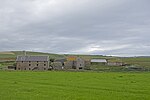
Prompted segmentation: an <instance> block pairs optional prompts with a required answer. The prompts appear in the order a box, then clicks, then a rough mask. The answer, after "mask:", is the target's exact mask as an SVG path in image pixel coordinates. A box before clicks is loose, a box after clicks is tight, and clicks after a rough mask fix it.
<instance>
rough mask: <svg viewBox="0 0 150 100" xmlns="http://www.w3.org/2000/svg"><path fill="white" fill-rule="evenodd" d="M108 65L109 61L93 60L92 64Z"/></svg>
mask: <svg viewBox="0 0 150 100" xmlns="http://www.w3.org/2000/svg"><path fill="white" fill-rule="evenodd" d="M93 63H94V64H95V63H96V64H106V63H107V60H106V59H91V64H93Z"/></svg>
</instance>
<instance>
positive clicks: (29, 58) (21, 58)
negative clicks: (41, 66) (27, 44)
mask: <svg viewBox="0 0 150 100" xmlns="http://www.w3.org/2000/svg"><path fill="white" fill-rule="evenodd" d="M16 61H49V56H17V59H16Z"/></svg>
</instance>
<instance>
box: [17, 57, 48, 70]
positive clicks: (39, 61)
mask: <svg viewBox="0 0 150 100" xmlns="http://www.w3.org/2000/svg"><path fill="white" fill-rule="evenodd" d="M48 68H49V56H18V57H17V59H16V70H48Z"/></svg>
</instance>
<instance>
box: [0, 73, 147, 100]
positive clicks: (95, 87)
mask: <svg viewBox="0 0 150 100" xmlns="http://www.w3.org/2000/svg"><path fill="white" fill-rule="evenodd" d="M149 83H150V73H148V72H147V73H146V72H143V73H141V72H139V73H121V72H117V73H113V72H107V73H106V72H103V73H102V72H101V73H96V72H53V71H52V72H17V71H13V72H8V71H0V100H149V99H150V85H149Z"/></svg>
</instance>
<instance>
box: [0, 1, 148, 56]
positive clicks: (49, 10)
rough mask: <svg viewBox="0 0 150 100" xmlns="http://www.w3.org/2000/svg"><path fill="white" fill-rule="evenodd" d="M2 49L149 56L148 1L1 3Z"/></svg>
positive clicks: (0, 31)
mask: <svg viewBox="0 0 150 100" xmlns="http://www.w3.org/2000/svg"><path fill="white" fill-rule="evenodd" d="M0 2H1V3H0V35H1V36H0V46H1V48H0V50H1V51H6V50H33V51H43V52H52V53H84V54H104V55H120V56H121V55H122V56H124V55H125V56H129V55H150V54H149V49H150V47H149V45H150V44H149V42H150V40H149V36H150V34H149V31H150V29H149V27H150V24H149V23H150V20H149V17H150V13H149V9H150V7H149V3H150V2H149V0H141V1H137V0H121V1H120V0H107V1H106V0H81V1H78V2H77V1H76V0H69V1H67V0H44V1H43V0H22V1H20V0H11V1H9V0H5V1H3V0H0Z"/></svg>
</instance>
